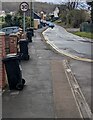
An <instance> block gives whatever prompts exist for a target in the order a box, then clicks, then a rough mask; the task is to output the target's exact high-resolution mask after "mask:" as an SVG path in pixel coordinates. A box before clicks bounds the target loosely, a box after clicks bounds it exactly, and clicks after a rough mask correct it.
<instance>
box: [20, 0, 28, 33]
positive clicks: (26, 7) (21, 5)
mask: <svg viewBox="0 0 93 120" xmlns="http://www.w3.org/2000/svg"><path fill="white" fill-rule="evenodd" d="M28 9H29V4H28V3H27V2H22V3H21V4H20V10H21V11H22V12H23V32H24V33H25V12H26V11H27V10H28Z"/></svg>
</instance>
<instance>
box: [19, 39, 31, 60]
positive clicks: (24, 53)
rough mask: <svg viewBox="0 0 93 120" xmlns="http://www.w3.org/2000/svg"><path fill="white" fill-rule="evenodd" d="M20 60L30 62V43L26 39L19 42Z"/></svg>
mask: <svg viewBox="0 0 93 120" xmlns="http://www.w3.org/2000/svg"><path fill="white" fill-rule="evenodd" d="M18 43H19V49H20V53H19V54H20V58H21V60H29V53H28V41H27V40H26V39H20V40H19V42H18Z"/></svg>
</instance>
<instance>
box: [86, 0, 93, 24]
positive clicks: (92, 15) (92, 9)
mask: <svg viewBox="0 0 93 120" xmlns="http://www.w3.org/2000/svg"><path fill="white" fill-rule="evenodd" d="M87 4H88V5H90V7H91V21H92V23H93V0H92V2H87Z"/></svg>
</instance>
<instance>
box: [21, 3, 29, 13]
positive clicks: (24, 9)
mask: <svg viewBox="0 0 93 120" xmlns="http://www.w3.org/2000/svg"><path fill="white" fill-rule="evenodd" d="M28 9H29V4H28V3H27V2H22V3H21V4H20V10H21V11H23V12H26V11H27V10H28Z"/></svg>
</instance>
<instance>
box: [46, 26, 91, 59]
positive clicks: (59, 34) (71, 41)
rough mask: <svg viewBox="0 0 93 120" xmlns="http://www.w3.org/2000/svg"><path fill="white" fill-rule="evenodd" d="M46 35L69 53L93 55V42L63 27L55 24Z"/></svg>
mask: <svg viewBox="0 0 93 120" xmlns="http://www.w3.org/2000/svg"><path fill="white" fill-rule="evenodd" d="M45 35H46V36H47V37H48V38H49V40H50V41H51V42H52V43H53V44H55V45H56V46H57V47H58V48H59V49H60V50H62V51H64V52H66V53H68V54H71V55H74V56H78V57H82V58H89V59H90V58H91V57H93V53H91V47H93V43H92V42H91V41H89V40H88V39H84V38H82V37H79V36H76V35H73V34H71V33H69V32H67V31H66V30H65V29H64V28H63V27H60V26H57V25H55V27H54V28H53V29H51V28H49V29H47V31H46V32H45Z"/></svg>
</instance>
